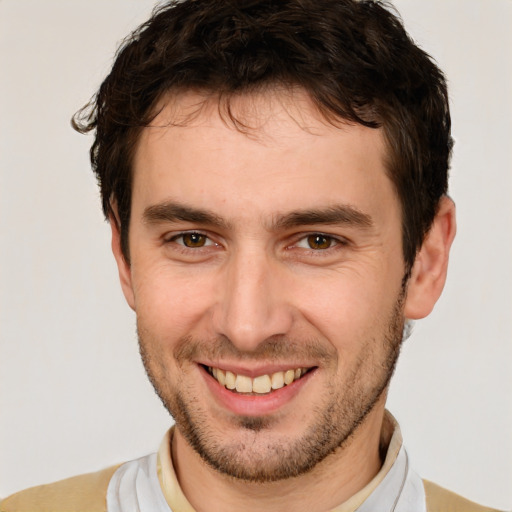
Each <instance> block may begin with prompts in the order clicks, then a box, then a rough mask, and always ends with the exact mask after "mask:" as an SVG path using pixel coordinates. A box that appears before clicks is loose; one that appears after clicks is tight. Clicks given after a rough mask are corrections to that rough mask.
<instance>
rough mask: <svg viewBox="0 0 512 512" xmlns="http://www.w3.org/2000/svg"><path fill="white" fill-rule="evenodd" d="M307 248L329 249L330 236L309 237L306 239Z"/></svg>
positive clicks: (330, 244)
mask: <svg viewBox="0 0 512 512" xmlns="http://www.w3.org/2000/svg"><path fill="white" fill-rule="evenodd" d="M307 242H308V246H309V247H310V248H311V249H315V250H321V249H329V247H331V246H332V242H333V240H332V238H331V237H330V236H325V235H321V234H318V233H316V234H314V235H309V236H308V237H307Z"/></svg>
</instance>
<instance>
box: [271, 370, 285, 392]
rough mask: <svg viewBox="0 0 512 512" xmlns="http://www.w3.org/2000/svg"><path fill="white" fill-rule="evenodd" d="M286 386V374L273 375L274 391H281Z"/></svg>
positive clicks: (277, 373)
mask: <svg viewBox="0 0 512 512" xmlns="http://www.w3.org/2000/svg"><path fill="white" fill-rule="evenodd" d="M283 386H284V373H283V372H276V373H274V374H272V389H281V388H282V387H283Z"/></svg>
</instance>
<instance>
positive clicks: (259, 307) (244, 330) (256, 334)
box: [213, 251, 293, 352]
mask: <svg viewBox="0 0 512 512" xmlns="http://www.w3.org/2000/svg"><path fill="white" fill-rule="evenodd" d="M284 274H285V269H284V268H283V267H282V266H281V265H280V264H279V262H277V261H273V259H272V257H271V256H269V255H267V254H265V253H263V254H260V253H257V252H256V251H243V252H240V253H238V254H236V255H233V256H232V257H231V258H230V261H229V262H228V263H227V265H226V267H225V271H224V273H223V276H222V278H221V279H222V282H221V283H220V294H219V301H218V303H217V304H216V306H215V311H214V313H213V324H214V325H213V327H214V329H215V331H216V334H217V335H222V336H225V337H227V338H228V339H229V340H230V341H231V342H232V343H233V345H235V346H236V347H237V348H238V349H239V350H241V351H245V352H251V351H254V350H255V349H256V348H257V347H258V346H259V345H260V343H262V342H264V341H265V340H268V339H269V338H270V337H272V336H276V335H285V334H287V333H288V332H289V331H290V329H291V326H292V322H293V315H292V308H291V305H290V304H289V302H288V301H287V299H286V296H287V290H286V286H285V282H284V281H285V279H284Z"/></svg>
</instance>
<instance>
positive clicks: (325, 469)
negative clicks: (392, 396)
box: [172, 403, 384, 512]
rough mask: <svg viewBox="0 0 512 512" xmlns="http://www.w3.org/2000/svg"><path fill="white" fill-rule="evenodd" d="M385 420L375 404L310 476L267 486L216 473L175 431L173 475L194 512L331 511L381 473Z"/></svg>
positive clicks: (270, 483)
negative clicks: (381, 443) (350, 434)
mask: <svg viewBox="0 0 512 512" xmlns="http://www.w3.org/2000/svg"><path fill="white" fill-rule="evenodd" d="M383 416H384V403H378V404H376V406H375V407H374V408H373V410H372V411H371V412H370V413H369V414H368V415H367V416H366V418H365V420H364V421H363V423H361V425H359V427H358V428H357V430H356V431H355V432H354V433H353V435H352V437H351V438H350V439H349V440H348V441H347V442H346V443H344V444H343V445H342V446H341V447H340V448H338V449H337V450H336V451H335V452H334V453H332V454H331V455H329V456H328V457H326V458H325V459H324V460H323V461H322V462H320V463H319V464H317V465H316V466H315V467H314V468H313V469H312V470H311V471H309V472H308V473H306V474H304V475H301V476H298V477H294V478H289V479H286V480H280V481H277V482H269V483H253V482H246V481H241V480H237V479H234V478H232V477H229V476H226V475H223V474H221V473H219V472H218V471H216V470H215V469H213V468H211V467H210V466H209V465H207V464H206V463H205V462H204V461H203V460H202V459H201V458H200V457H199V455H198V454H197V453H196V452H195V451H194V450H193V449H192V448H191V447H190V445H189V444H188V443H187V441H186V440H185V439H184V438H183V437H182V435H181V433H180V432H179V430H178V429H176V432H175V435H174V438H173V443H172V454H173V463H174V469H175V472H176V476H177V478H178V482H179V483H180V486H181V489H182V491H183V493H184V494H185V496H186V498H187V499H188V501H189V502H190V503H191V505H192V506H193V507H194V509H195V510H196V511H197V512H230V511H235V510H237V511H238V510H244V511H247V512H252V511H261V510H266V511H267V512H274V511H276V512H278V511H279V512H281V511H282V510H294V511H296V512H302V511H304V512H321V511H325V510H330V509H332V508H334V507H336V506H338V505H340V504H341V503H344V502H345V501H347V500H348V499H349V498H350V497H352V496H353V495H354V494H356V493H357V492H358V491H360V490H361V489H363V488H364V487H365V486H366V485H367V484H368V483H369V482H370V481H371V480H372V479H373V478H374V477H375V475H376V474H377V473H378V472H379V470H380V468H381V466H382V461H381V458H380V455H379V440H380V432H381V427H382V420H383ZM197 482H201V485H199V486H198V485H197Z"/></svg>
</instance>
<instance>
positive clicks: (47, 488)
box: [0, 466, 119, 512]
mask: <svg viewBox="0 0 512 512" xmlns="http://www.w3.org/2000/svg"><path fill="white" fill-rule="evenodd" d="M118 467H119V466H112V467H110V468H107V469H103V470H102V471H98V472H96V473H88V474H85V475H80V476H75V477H72V478H67V479H66V480H61V481H59V482H55V483H53V484H47V485H40V486H37V487H32V488H30V489H26V490H24V491H20V492H18V493H16V494H13V495H12V496H9V497H8V498H6V499H5V500H3V501H1V502H0V512H104V511H105V510H106V500H105V497H106V494H107V488H108V484H109V482H110V479H111V478H112V475H113V474H114V472H115V471H116V469H117V468H118Z"/></svg>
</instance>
